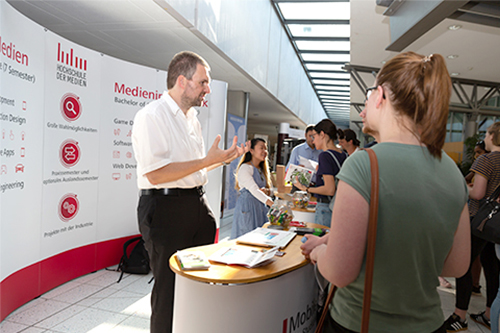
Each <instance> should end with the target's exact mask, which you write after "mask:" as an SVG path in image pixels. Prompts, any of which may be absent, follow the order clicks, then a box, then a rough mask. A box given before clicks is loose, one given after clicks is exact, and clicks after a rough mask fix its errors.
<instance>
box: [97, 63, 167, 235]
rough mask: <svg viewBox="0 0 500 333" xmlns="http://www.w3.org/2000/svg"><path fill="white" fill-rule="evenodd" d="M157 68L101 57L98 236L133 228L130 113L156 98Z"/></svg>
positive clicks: (134, 203)
mask: <svg viewBox="0 0 500 333" xmlns="http://www.w3.org/2000/svg"><path fill="white" fill-rule="evenodd" d="M157 76H158V71H157V70H156V69H152V68H147V67H144V66H140V65H135V64H132V63H129V62H126V61H121V60H118V59H114V58H111V57H108V56H104V57H103V58H102V76H101V88H102V95H101V103H100V104H101V109H100V115H99V118H100V122H101V126H100V127H101V129H102V130H101V131H100V136H99V137H100V140H99V150H100V152H99V177H100V178H99V192H98V198H99V200H98V218H97V221H98V226H97V231H98V232H97V234H98V237H99V239H111V238H116V237H119V236H122V235H124V234H134V233H137V213H136V211H137V210H136V208H137V202H138V193H139V192H138V189H137V163H136V161H135V158H134V152H133V149H132V140H131V139H132V125H133V124H134V123H133V121H134V116H135V114H136V113H137V111H139V110H140V109H141V108H143V107H144V106H145V105H146V104H147V103H149V102H151V101H153V100H156V99H158V98H160V96H161V94H162V93H163V89H161V88H160V89H158V84H157Z"/></svg>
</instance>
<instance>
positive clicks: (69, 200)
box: [58, 193, 80, 222]
mask: <svg viewBox="0 0 500 333" xmlns="http://www.w3.org/2000/svg"><path fill="white" fill-rule="evenodd" d="M79 208H80V203H79V201H78V199H77V198H76V194H71V193H70V194H66V195H65V196H63V197H62V198H61V201H59V208H58V212H59V218H60V219H61V220H62V221H63V222H68V221H69V220H71V219H72V218H74V217H75V216H76V214H77V213H78V209H79Z"/></svg>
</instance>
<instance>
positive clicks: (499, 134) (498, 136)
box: [484, 121, 500, 150]
mask: <svg viewBox="0 0 500 333" xmlns="http://www.w3.org/2000/svg"><path fill="white" fill-rule="evenodd" d="M487 131H488V133H490V134H491V143H493V144H494V145H495V146H500V121H497V122H496V123H493V124H491V126H490V127H488V129H487ZM484 150H486V149H484Z"/></svg>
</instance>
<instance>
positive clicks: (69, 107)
mask: <svg viewBox="0 0 500 333" xmlns="http://www.w3.org/2000/svg"><path fill="white" fill-rule="evenodd" d="M81 111H82V104H80V98H79V97H78V96H76V95H75V94H72V93H67V94H65V95H64V96H63V97H62V98H61V113H62V116H63V117H64V119H66V120H67V121H75V120H77V119H78V118H80V115H81Z"/></svg>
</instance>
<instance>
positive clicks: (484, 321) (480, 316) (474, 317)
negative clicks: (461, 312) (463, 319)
mask: <svg viewBox="0 0 500 333" xmlns="http://www.w3.org/2000/svg"><path fill="white" fill-rule="evenodd" d="M470 319H472V320H474V321H475V322H476V323H478V324H481V325H483V326H486V327H488V328H489V329H491V327H490V326H491V325H490V320H489V319H488V318H486V316H485V315H484V311H483V312H481V313H478V314H472V313H471V314H470Z"/></svg>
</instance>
